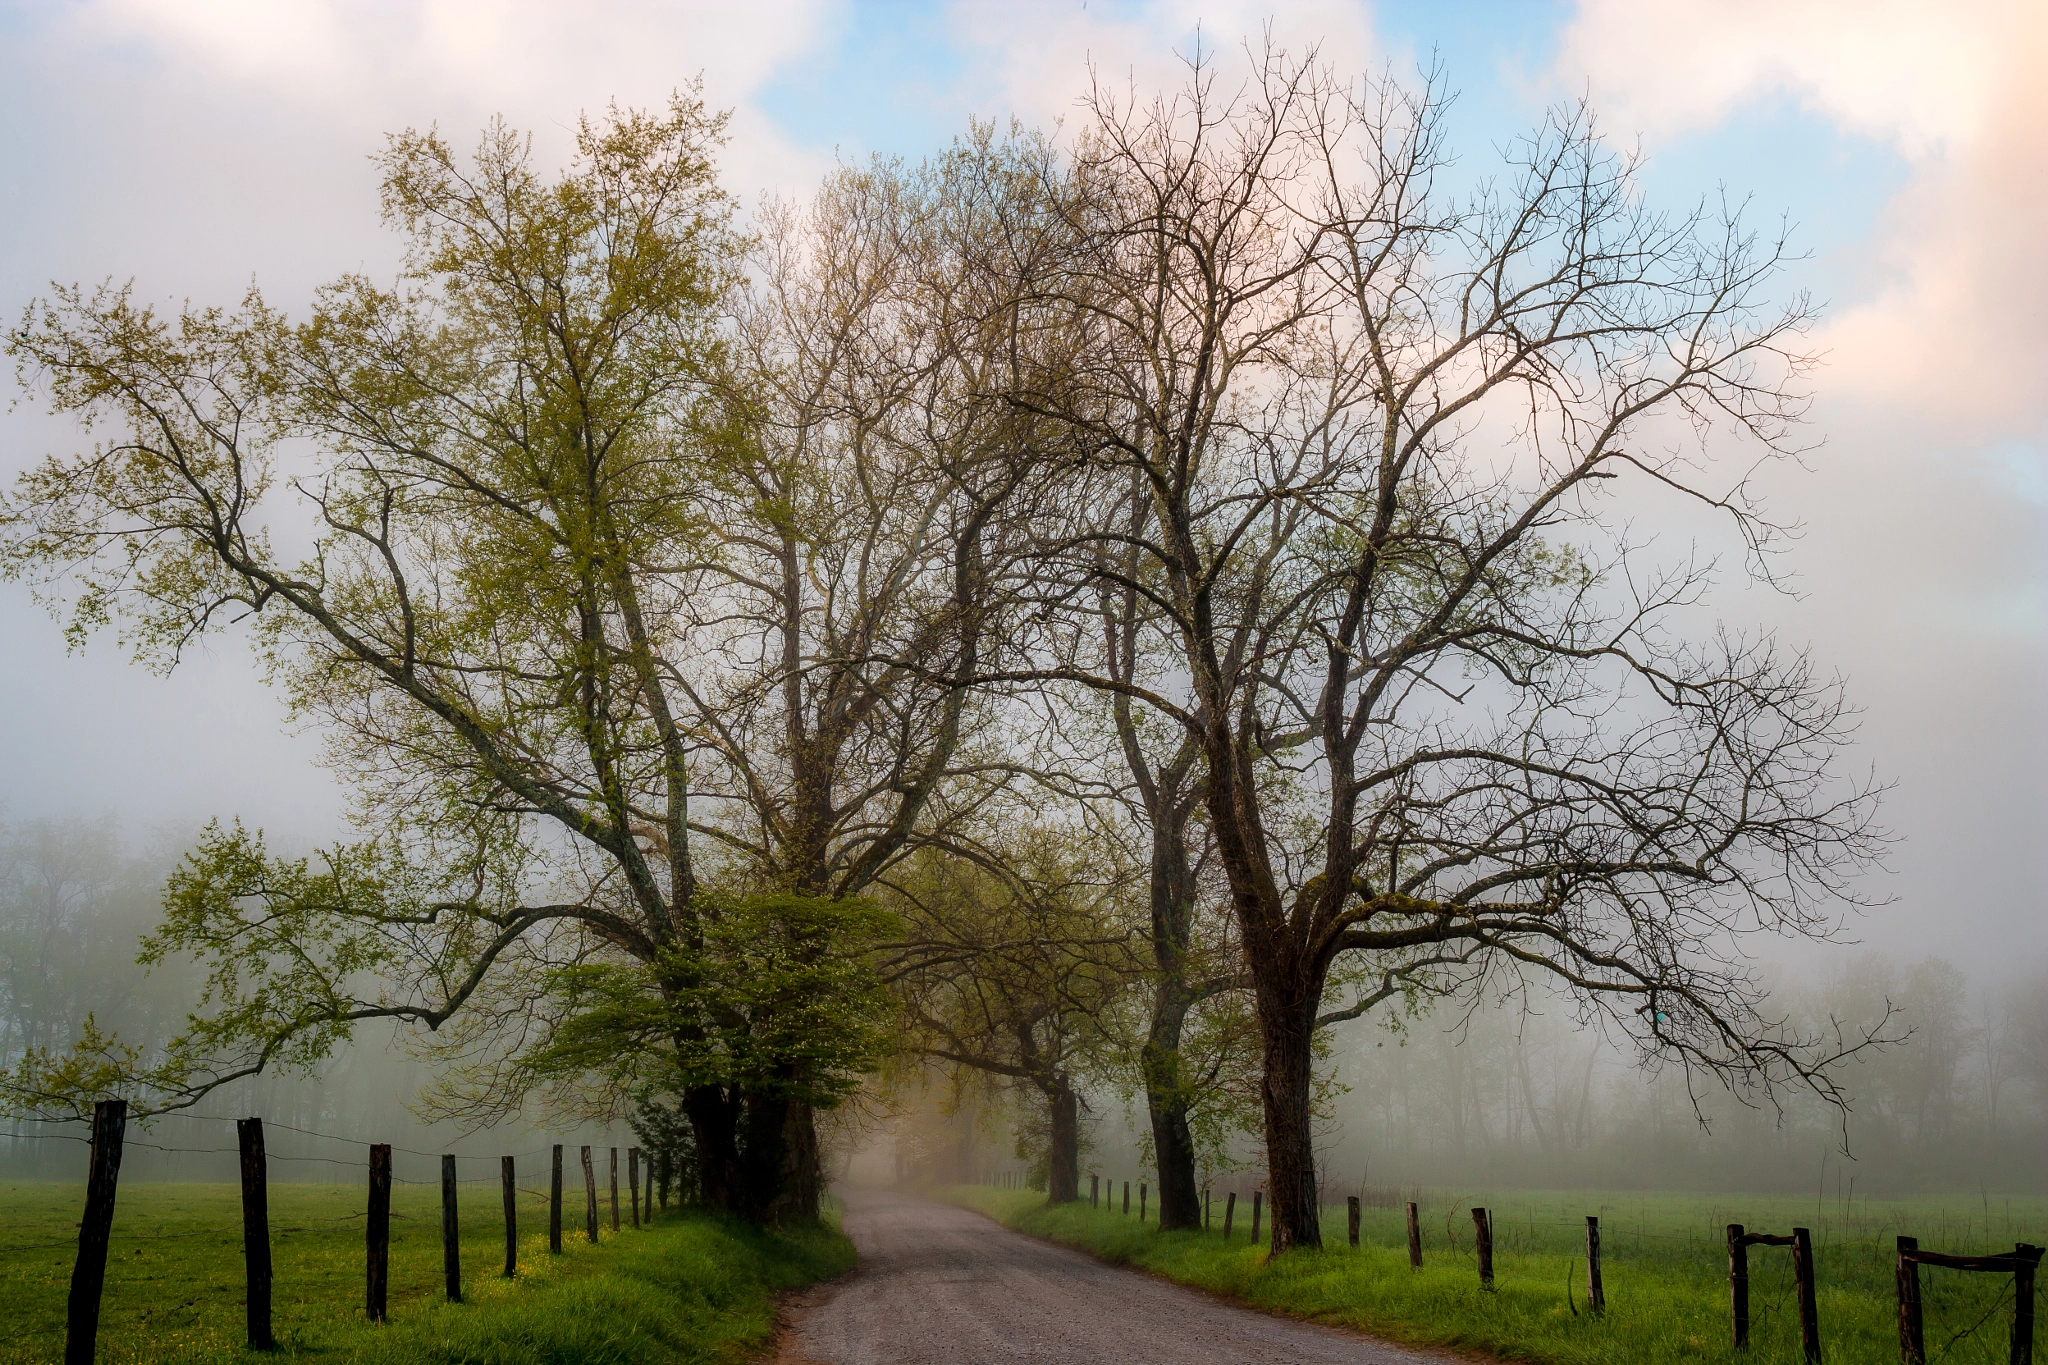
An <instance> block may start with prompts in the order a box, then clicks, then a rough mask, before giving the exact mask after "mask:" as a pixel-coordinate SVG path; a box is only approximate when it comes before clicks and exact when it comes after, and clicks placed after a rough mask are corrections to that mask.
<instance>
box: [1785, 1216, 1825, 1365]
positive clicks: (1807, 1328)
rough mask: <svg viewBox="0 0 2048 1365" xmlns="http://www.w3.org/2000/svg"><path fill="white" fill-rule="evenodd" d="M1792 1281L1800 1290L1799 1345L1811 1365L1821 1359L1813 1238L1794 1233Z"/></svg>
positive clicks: (1802, 1232)
mask: <svg viewBox="0 0 2048 1365" xmlns="http://www.w3.org/2000/svg"><path fill="white" fill-rule="evenodd" d="M1792 1278H1793V1280H1794V1282H1795V1283H1796V1284H1797V1285H1798V1288H1799V1345H1800V1349H1801V1350H1803V1351H1804V1352H1805V1353H1806V1358H1807V1359H1808V1360H1809V1361H1818V1360H1819V1359H1820V1309H1819V1308H1818V1307H1816V1306H1815V1304H1814V1293H1813V1234H1812V1233H1810V1232H1808V1231H1807V1230H1806V1229H1805V1228H1794V1229H1792Z"/></svg>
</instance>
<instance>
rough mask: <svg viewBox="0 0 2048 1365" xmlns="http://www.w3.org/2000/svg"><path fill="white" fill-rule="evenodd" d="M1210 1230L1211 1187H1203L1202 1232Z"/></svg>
mask: <svg viewBox="0 0 2048 1365" xmlns="http://www.w3.org/2000/svg"><path fill="white" fill-rule="evenodd" d="M1208 1230H1209V1187H1208V1186H1207V1185H1204V1186H1202V1231H1204V1232H1207V1231H1208Z"/></svg>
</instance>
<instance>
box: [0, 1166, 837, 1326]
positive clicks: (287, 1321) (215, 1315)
mask: <svg viewBox="0 0 2048 1365" xmlns="http://www.w3.org/2000/svg"><path fill="white" fill-rule="evenodd" d="M573 1195H574V1197H573V1198H572V1199H569V1200H565V1203H566V1204H567V1205H568V1206H569V1207H568V1208H566V1209H565V1218H564V1221H565V1223H567V1224H569V1225H571V1226H570V1227H568V1228H565V1233H564V1237H563V1254H562V1255H560V1256H550V1255H549V1254H548V1251H547V1219H546V1206H545V1203H544V1201H542V1200H540V1199H536V1198H533V1197H526V1198H523V1199H522V1200H521V1207H520V1231H521V1237H520V1247H519V1275H518V1277H517V1278H516V1279H513V1280H507V1279H504V1278H503V1277H502V1275H501V1274H500V1272H501V1271H502V1270H503V1268H504V1221H503V1206H502V1204H501V1203H500V1199H499V1194H498V1188H497V1186H496V1185H495V1184H489V1185H482V1184H479V1185H465V1186H463V1187H462V1188H461V1209H462V1219H461V1223H462V1269H463V1292H464V1297H465V1299H466V1302H465V1303H463V1304H461V1305H450V1304H447V1303H444V1302H443V1300H442V1279H441V1239H440V1190H439V1188H438V1187H431V1186H408V1185H402V1186H399V1187H398V1188H396V1189H395V1190H394V1191H393V1194H392V1222H391V1270H390V1314H391V1322H390V1325H389V1326H386V1327H381V1328H379V1327H372V1326H370V1325H368V1324H366V1323H365V1322H364V1321H363V1260H364V1249H363V1216H362V1209H363V1202H364V1193H363V1191H362V1190H361V1189H360V1188H357V1187H353V1186H331V1185H272V1186H271V1187H270V1223H271V1247H272V1252H271V1254H272V1258H273V1262H274V1289H273V1305H274V1307H273V1321H274V1324H275V1330H276V1334H277V1338H278V1342H279V1345H280V1346H281V1348H282V1350H281V1352H280V1353H279V1354H280V1355H283V1356H286V1357H290V1358H294V1359H303V1360H308V1361H320V1362H329V1361H331V1362H335V1365H357V1363H358V1362H360V1365H413V1363H414V1362H449V1363H450V1365H453V1362H463V1365H497V1363H498V1362H505V1365H542V1363H543V1362H545V1365H580V1363H581V1362H591V1363H592V1365H596V1363H598V1362H602V1363H603V1365H638V1363H639V1362H643V1361H645V1362H656V1361H659V1362H662V1365H671V1363H672V1362H696V1361H729V1360H736V1359H741V1358H744V1357H745V1355H747V1354H748V1353H749V1352H750V1351H751V1350H752V1348H754V1347H756V1346H758V1345H760V1344H761V1343H762V1342H763V1341H765V1340H766V1339H767V1337H768V1335H769V1334H770V1332H771V1331H772V1330H773V1326H774V1308H773V1302H772V1296H773V1295H774V1294H775V1293H776V1292H777V1291H779V1290H783V1289H789V1288H794V1287H796V1286H798V1285H801V1284H804V1283H807V1282H809V1281H811V1280H813V1279H817V1278H819V1277H821V1276H824V1275H830V1274H834V1273H837V1272H838V1271H840V1270H843V1269H845V1268H847V1267H848V1266H850V1265H851V1264H852V1263H853V1249H852V1246H851V1244H850V1243H848V1242H847V1241H846V1239H845V1238H844V1237H841V1236H839V1235H838V1234H837V1233H836V1232H832V1231H829V1230H820V1231H814V1232H810V1233H798V1234H782V1233H762V1232H758V1231H754V1230H750V1229H747V1228H744V1227H742V1226H739V1225H737V1224H734V1223H731V1222H729V1221H725V1220H721V1219H717V1218H714V1217H711V1216H709V1215H706V1214H702V1213H699V1212H696V1211H681V1210H672V1211H670V1212H669V1213H668V1214H666V1215H664V1216H663V1217H662V1218H661V1219H660V1220H658V1221H657V1222H656V1223H655V1224H654V1225H652V1226H651V1227H649V1228H646V1229H643V1230H641V1231H639V1232H635V1231H634V1230H633V1229H632V1228H631V1227H630V1226H629V1227H627V1228H626V1229H625V1230H624V1231H622V1232H621V1233H620V1234H619V1235H618V1236H617V1237H613V1236H612V1235H611V1233H610V1232H609V1222H608V1221H607V1223H606V1231H605V1232H604V1234H603V1240H602V1241H601V1242H600V1243H599V1244H598V1245H595V1246H593V1245H591V1244H590V1243H589V1242H588V1241H587V1240H586V1239H585V1237H584V1236H583V1233H582V1201H581V1191H580V1190H578V1191H574V1192H573ZM82 1199H83V1192H82V1190H81V1189H80V1187H78V1186H76V1185H55V1184H28V1183H15V1184H0V1363H4V1365H42V1362H47V1361H56V1360H59V1359H61V1358H62V1356H63V1351H64V1307H65V1298H66V1295H67V1293H68V1292H69V1287H70V1283H71V1267H72V1262H73V1260H74V1258H75V1255H76V1250H77V1241H76V1238H77V1233H76V1231H75V1229H76V1226H77V1220H78V1217H79V1213H80V1208H81V1204H82ZM240 1199H241V1196H240V1191H239V1190H238V1189H237V1188H236V1187H234V1186H226V1185H197V1184H193V1185H184V1184H160V1185H146V1184H136V1185H124V1186H123V1187H122V1189H121V1190H120V1194H119V1197H118V1199H117V1201H116V1204H115V1214H114V1241H113V1249H112V1253H111V1255H110V1256H109V1257H108V1263H107V1290H106V1297H105V1300H104V1303H103V1307H102V1310H101V1317H100V1337H99V1341H100V1350H99V1360H100V1361H101V1362H105V1365H200V1363H202V1362H204V1363H206V1365H215V1363H217V1362H227V1361H236V1362H254V1361H260V1360H275V1359H277V1358H278V1356H267V1355H259V1354H255V1353H251V1352H247V1351H245V1350H243V1349H242V1342H243V1339H244V1337H243V1330H244V1329H243V1311H244V1310H243V1281H242V1275H243V1269H242V1235H241V1202H240Z"/></svg>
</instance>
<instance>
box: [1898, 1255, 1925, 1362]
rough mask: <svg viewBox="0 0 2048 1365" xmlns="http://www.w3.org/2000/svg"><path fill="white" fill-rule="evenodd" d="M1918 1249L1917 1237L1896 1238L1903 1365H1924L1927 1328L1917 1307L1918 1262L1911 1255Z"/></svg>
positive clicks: (1918, 1290) (1918, 1285) (1901, 1358)
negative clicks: (1897, 1239)
mask: <svg viewBox="0 0 2048 1365" xmlns="http://www.w3.org/2000/svg"><path fill="white" fill-rule="evenodd" d="M1919 1249H1920V1239H1919V1238H1918V1237H1901V1238H1899V1241H1898V1253H1899V1264H1898V1270H1897V1273H1896V1275H1895V1278H1896V1280H1897V1282H1898V1288H1899V1359H1900V1360H1901V1361H1903V1362H1905V1365H1927V1328H1926V1321H1925V1319H1924V1318H1923V1316H1922V1314H1921V1307H1920V1262H1919V1261H1917V1260H1916V1259H1914V1257H1913V1256H1912V1254H1911V1253H1913V1252H1915V1251H1918V1250H1919Z"/></svg>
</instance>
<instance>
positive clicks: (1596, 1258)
mask: <svg viewBox="0 0 2048 1365" xmlns="http://www.w3.org/2000/svg"><path fill="white" fill-rule="evenodd" d="M1586 1302H1587V1304H1588V1306H1589V1307H1590V1308H1591V1309H1592V1311H1593V1312H1594V1313H1595V1314H1596V1315H1597V1314H1600V1313H1605V1312H1606V1311H1607V1286H1606V1284H1605V1283H1604V1282H1603V1281H1602V1280H1601V1278H1600V1220H1599V1218H1597V1217H1595V1216H1594V1215H1593V1214H1590V1213H1589V1214H1587V1215H1586Z"/></svg>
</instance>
